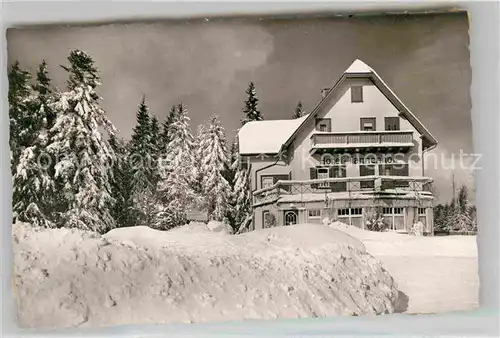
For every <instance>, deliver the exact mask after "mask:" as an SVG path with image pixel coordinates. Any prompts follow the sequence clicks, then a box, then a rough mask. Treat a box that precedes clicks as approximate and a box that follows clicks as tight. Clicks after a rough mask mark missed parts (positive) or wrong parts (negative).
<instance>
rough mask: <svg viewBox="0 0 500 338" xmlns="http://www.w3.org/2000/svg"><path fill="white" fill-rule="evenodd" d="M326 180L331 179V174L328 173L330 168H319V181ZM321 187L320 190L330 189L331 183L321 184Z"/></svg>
mask: <svg viewBox="0 0 500 338" xmlns="http://www.w3.org/2000/svg"><path fill="white" fill-rule="evenodd" d="M326 178H330V173H329V171H328V168H318V179H326ZM319 187H320V188H326V187H330V183H328V182H326V183H325V182H323V183H320V185H319Z"/></svg>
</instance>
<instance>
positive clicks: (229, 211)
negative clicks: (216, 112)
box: [223, 139, 239, 233]
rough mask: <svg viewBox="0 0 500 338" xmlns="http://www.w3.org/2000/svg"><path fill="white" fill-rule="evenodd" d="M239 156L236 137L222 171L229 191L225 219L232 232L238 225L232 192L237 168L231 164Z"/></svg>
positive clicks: (236, 229)
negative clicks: (234, 168)
mask: <svg viewBox="0 0 500 338" xmlns="http://www.w3.org/2000/svg"><path fill="white" fill-rule="evenodd" d="M238 156H239V153H238V143H237V142H236V139H235V140H234V141H233V142H232V143H231V148H230V150H229V158H228V162H227V164H226V168H225V169H224V171H223V176H224V178H225V180H226V181H227V182H228V185H229V192H228V195H227V205H226V216H225V221H226V222H227V224H229V225H230V226H231V227H232V228H233V233H236V231H238V228H239V225H237V224H236V217H235V216H236V213H235V210H236V194H235V193H234V187H235V179H236V173H237V171H238V170H239V168H238V170H233V168H232V165H233V163H234V162H235V161H236V160H237V158H238Z"/></svg>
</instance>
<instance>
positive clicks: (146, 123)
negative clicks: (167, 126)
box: [129, 96, 159, 226]
mask: <svg viewBox="0 0 500 338" xmlns="http://www.w3.org/2000/svg"><path fill="white" fill-rule="evenodd" d="M136 120H137V124H136V126H135V128H134V129H133V133H132V139H131V141H130V144H131V146H130V159H129V162H130V166H131V169H130V171H131V173H132V178H131V180H132V195H133V208H134V210H135V212H134V215H135V219H136V223H135V225H144V226H151V225H152V223H153V222H154V220H153V219H154V216H155V213H156V211H155V208H156V204H157V193H156V189H157V183H158V180H159V172H158V171H157V169H158V167H157V160H158V158H159V151H158V142H157V135H158V131H159V124H158V120H157V119H156V118H155V117H152V116H151V114H150V112H149V108H148V106H147V104H146V99H145V97H144V96H143V98H142V100H141V103H140V104H139V109H138V111H137V114H136Z"/></svg>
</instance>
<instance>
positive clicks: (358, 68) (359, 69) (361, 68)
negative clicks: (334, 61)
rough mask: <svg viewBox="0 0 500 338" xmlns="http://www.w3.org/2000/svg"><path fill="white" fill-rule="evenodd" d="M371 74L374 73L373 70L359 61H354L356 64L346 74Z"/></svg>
mask: <svg viewBox="0 0 500 338" xmlns="http://www.w3.org/2000/svg"><path fill="white" fill-rule="evenodd" d="M371 72H373V69H372V68H371V67H370V66H368V65H367V64H366V63H364V62H363V61H361V60H359V59H356V60H354V62H353V63H352V64H351V65H350V66H349V68H347V69H346V71H345V73H371Z"/></svg>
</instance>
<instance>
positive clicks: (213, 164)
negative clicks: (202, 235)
mask: <svg viewBox="0 0 500 338" xmlns="http://www.w3.org/2000/svg"><path fill="white" fill-rule="evenodd" d="M198 150H199V156H198V158H199V159H200V161H201V165H200V168H201V172H202V173H203V180H202V191H203V196H204V199H205V204H206V205H207V211H208V215H209V219H211V220H216V221H223V220H224V219H225V216H226V208H227V203H228V193H229V184H228V182H227V181H226V179H225V178H224V176H223V173H224V170H225V169H226V164H227V161H228V156H227V155H228V154H227V142H226V135H225V131H224V128H223V127H222V126H221V124H220V122H219V119H218V117H217V116H216V115H212V116H211V117H210V119H209V123H208V125H207V126H206V127H205V128H202V129H201V136H200V145H199V148H198Z"/></svg>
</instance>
